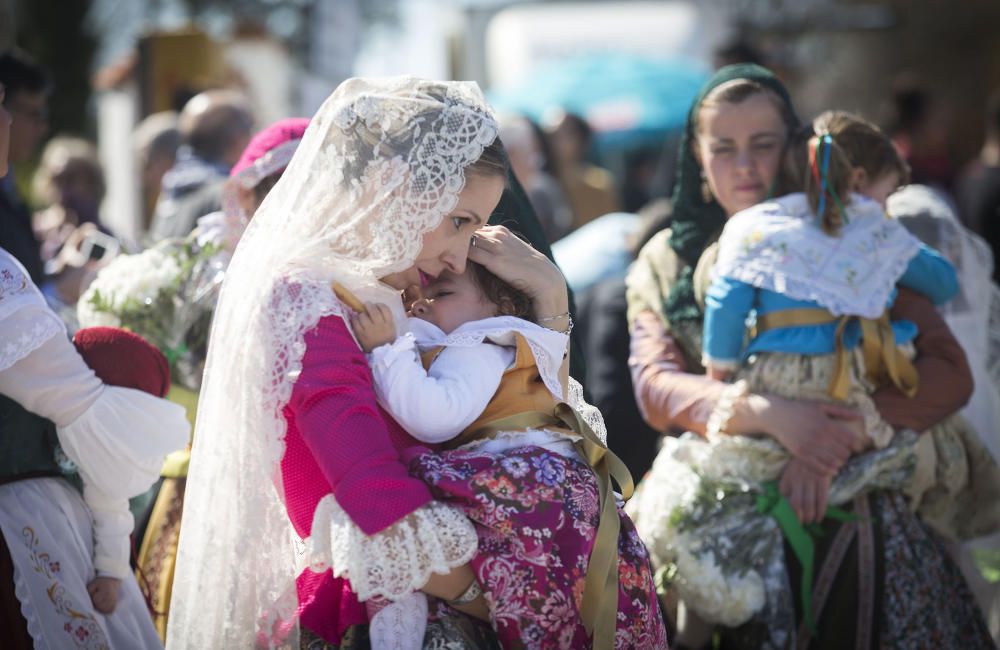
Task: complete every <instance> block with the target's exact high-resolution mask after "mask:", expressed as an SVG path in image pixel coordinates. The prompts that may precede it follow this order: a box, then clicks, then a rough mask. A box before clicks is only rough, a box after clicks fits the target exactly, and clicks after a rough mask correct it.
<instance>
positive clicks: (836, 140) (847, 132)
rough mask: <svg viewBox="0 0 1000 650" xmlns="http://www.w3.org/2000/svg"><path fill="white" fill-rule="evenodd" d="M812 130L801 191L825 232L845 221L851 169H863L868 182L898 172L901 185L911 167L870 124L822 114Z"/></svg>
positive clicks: (841, 115) (838, 114)
mask: <svg viewBox="0 0 1000 650" xmlns="http://www.w3.org/2000/svg"><path fill="white" fill-rule="evenodd" d="M812 130H813V133H812V136H811V137H809V138H808V140H807V141H806V147H807V158H808V170H807V172H806V174H805V193H806V195H807V196H808V197H809V205H810V207H811V208H812V210H813V212H814V213H815V214H816V215H817V216H818V217H819V218H820V226H821V227H822V228H823V231H824V232H826V233H829V234H831V235H835V234H837V232H838V231H839V230H840V227H841V226H842V225H843V224H844V223H845V221H846V215H845V214H844V210H845V200H846V199H847V196H848V193H849V192H850V191H851V186H852V181H853V176H854V170H855V169H862V170H864V172H865V174H866V175H867V177H868V179H869V181H874V180H875V179H877V178H879V177H880V176H882V175H883V174H886V173H889V172H895V173H897V174H899V181H900V184H906V183H907V182H908V181H909V177H910V169H909V167H908V166H907V164H906V162H905V161H903V159H902V157H901V156H900V155H899V152H898V151H896V147H895V146H893V144H892V142H891V141H890V140H889V138H888V137H887V136H886V135H885V134H884V133H883V132H882V131H881V130H880V129H879V128H878V127H877V126H875V125H874V124H872V123H871V122H869V121H868V120H866V119H864V118H862V117H859V116H857V115H854V114H852V113H848V112H846V111H826V112H825V113H822V114H821V115H819V117H817V118H816V119H815V120H813V124H812Z"/></svg>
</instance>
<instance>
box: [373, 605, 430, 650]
mask: <svg viewBox="0 0 1000 650" xmlns="http://www.w3.org/2000/svg"><path fill="white" fill-rule="evenodd" d="M369 602H371V601H369ZM382 602H385V601H382ZM426 631H427V596H425V595H424V594H419V593H418V594H410V595H408V596H406V597H405V598H401V599H399V600H397V601H396V602H394V603H389V604H388V605H385V606H384V607H382V608H381V609H379V610H378V611H377V612H376V613H375V614H374V615H370V621H369V623H368V636H369V638H370V639H371V643H372V648H378V649H379V650H421V649H422V648H423V647H424V635H425V634H426Z"/></svg>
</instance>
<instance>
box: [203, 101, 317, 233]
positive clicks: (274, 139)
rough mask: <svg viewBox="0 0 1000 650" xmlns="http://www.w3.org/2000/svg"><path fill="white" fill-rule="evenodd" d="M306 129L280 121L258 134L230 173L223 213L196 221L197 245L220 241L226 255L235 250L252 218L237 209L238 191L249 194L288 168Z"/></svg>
mask: <svg viewBox="0 0 1000 650" xmlns="http://www.w3.org/2000/svg"><path fill="white" fill-rule="evenodd" d="M307 126H309V120H307V119H306V118H304V117H290V118H288V119H284V120H279V121H278V122H275V123H274V124H272V125H271V126H269V127H267V128H266V129H264V130H263V131H261V132H259V133H258V134H257V135H255V136H254V137H253V138H251V140H250V142H249V143H248V144H247V146H246V148H245V149H243V154H242V155H241V156H240V159H239V161H237V163H236V164H235V165H234V166H233V168H232V169H231V170H230V171H229V179H228V180H227V181H226V185H225V187H224V188H223V190H222V212H221V213H217V212H213V213H211V214H208V215H205V216H204V217H202V218H201V219H199V220H198V230H199V232H200V233H201V234H200V235H199V238H198V240H199V242H202V243H204V242H208V241H222V242H223V245H224V247H225V248H226V249H228V250H229V251H233V250H235V249H236V244H237V243H239V240H240V237H241V236H242V235H243V231H244V230H245V229H246V226H247V223H249V221H250V218H251V217H252V216H253V215H252V214H244V213H243V209H242V208H241V207H240V198H239V197H240V190H241V188H242V189H244V190H252V189H253V188H255V187H257V185H258V184H259V183H260V182H261V181H262V180H264V179H265V178H267V177H268V176H271V175H272V174H277V173H279V172H281V171H283V170H284V169H285V167H287V166H288V163H289V161H291V159H292V156H293V155H294V154H295V150H296V149H297V148H298V146H299V142H301V141H302V135H303V134H304V133H305V132H306V127H307Z"/></svg>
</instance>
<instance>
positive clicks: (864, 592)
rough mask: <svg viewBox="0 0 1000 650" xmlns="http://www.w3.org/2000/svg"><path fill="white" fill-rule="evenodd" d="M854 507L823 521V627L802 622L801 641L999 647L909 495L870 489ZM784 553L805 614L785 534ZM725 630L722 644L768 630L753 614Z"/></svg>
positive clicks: (818, 585) (819, 619) (743, 647)
mask: <svg viewBox="0 0 1000 650" xmlns="http://www.w3.org/2000/svg"><path fill="white" fill-rule="evenodd" d="M849 509H851V510H853V511H854V513H855V514H861V515H863V518H862V519H861V520H860V521H858V522H852V523H846V524H841V523H838V522H834V521H831V520H827V521H825V522H824V523H823V532H824V535H823V536H822V537H820V538H819V542H818V544H817V547H816V552H817V555H816V567H817V575H816V576H815V578H816V579H815V582H814V588H813V608H814V611H815V614H816V627H817V634H816V635H815V636H814V635H811V634H809V633H808V631H807V630H806V629H805V626H804V625H802V624H801V623H800V626H799V630H798V634H797V644H796V647H798V648H810V649H811V650H819V649H824V648H830V649H831V650H832V649H834V648H838V649H839V648H857V649H858V650H869V649H870V650H876V649H878V648H904V649H905V648H963V649H965V648H970V649H971V648H977V649H979V648H993V647H995V645H994V643H993V639H992V638H991V637H990V633H989V630H988V629H987V626H986V623H985V621H984V619H983V616H982V614H981V613H980V611H979V608H978V607H977V606H976V603H975V600H974V598H973V596H972V593H971V592H970V591H969V588H968V586H967V585H966V583H965V580H964V579H963V577H962V574H961V572H960V571H959V570H958V568H957V567H956V565H955V564H954V562H952V560H951V557H950V556H949V555H948V553H947V551H946V550H945V548H944V546H943V545H942V544H941V542H940V541H939V540H938V539H937V538H936V537H935V535H934V534H933V533H932V532H931V531H930V530H929V529H928V528H927V527H926V526H925V525H924V524H923V523H922V522H921V521H920V520H919V519H918V518H917V517H916V516H915V515H914V514H913V513H912V512H910V510H909V508H908V506H907V503H906V498H905V497H904V496H903V495H901V494H900V493H898V492H883V491H877V492H872V493H870V494H868V495H865V496H862V497H859V498H858V499H856V500H855V504H854V505H853V506H852V507H850V508H849ZM859 510H861V511H860V512H859ZM865 524H867V525H865ZM785 557H786V561H787V562H788V569H789V578H790V580H789V584H790V586H791V589H792V592H793V600H794V602H795V604H796V614H797V615H798V617H799V620H800V621H801V615H802V612H801V610H800V608H799V605H800V603H801V594H800V593H799V585H800V576H801V572H802V569H801V567H800V566H799V564H798V562H797V561H796V560H795V556H794V554H793V553H792V552H791V549H790V547H789V546H788V544H787V542H786V544H785ZM720 632H721V635H720V636H721V643H720V645H719V647H720V648H721V649H722V650H751V649H755V648H760V647H762V645H763V640H764V639H766V638H767V634H766V631H765V630H763V629H761V626H760V625H759V624H758V623H756V622H753V621H752V622H750V623H747V624H746V625H742V626H740V627H737V628H722V629H721V630H720Z"/></svg>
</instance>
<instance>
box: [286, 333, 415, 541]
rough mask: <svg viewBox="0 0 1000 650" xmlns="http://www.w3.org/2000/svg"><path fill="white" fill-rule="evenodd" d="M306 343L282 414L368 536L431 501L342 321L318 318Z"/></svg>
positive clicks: (342, 502) (339, 502) (336, 496)
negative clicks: (396, 440) (411, 471)
mask: <svg viewBox="0 0 1000 650" xmlns="http://www.w3.org/2000/svg"><path fill="white" fill-rule="evenodd" d="M305 344H306V352H305V355H304V356H303V359H302V372H301V374H300V375H299V378H298V380H297V381H296V383H295V387H294V389H293V391H292V397H291V400H290V401H289V404H288V409H287V411H286V412H288V413H289V415H291V418H290V420H293V421H294V428H295V429H296V430H297V433H298V434H299V435H300V436H301V438H302V440H303V442H304V443H305V446H306V447H307V448H308V450H309V452H311V454H312V456H313V459H314V460H315V461H316V464H317V465H318V466H319V469H320V471H321V472H322V473H323V475H324V477H325V478H326V480H327V481H328V482H329V485H330V486H332V488H333V493H334V496H335V498H336V499H337V503H338V504H340V506H341V507H342V508H343V509H344V511H345V512H347V514H348V515H349V516H350V517H351V519H352V520H353V521H354V522H355V523H356V524H357V525H358V527H359V528H360V529H361V530H362V531H363V532H364V533H365V534H366V535H371V534H374V533H376V532H378V531H380V530H383V529H384V528H386V527H387V526H389V525H391V524H392V523H394V522H395V521H397V520H399V519H400V518H402V517H404V516H406V515H407V514H409V513H411V512H413V511H414V510H416V509H417V508H419V507H420V506H422V505H425V504H427V503H428V502H430V501H431V496H430V492H429V491H428V489H427V486H426V485H425V484H424V483H422V482H421V481H418V480H416V479H414V478H411V477H410V476H409V475H408V474H407V471H406V467H405V466H404V465H403V463H402V461H401V460H400V458H399V453H398V451H397V449H396V448H395V447H394V446H393V444H392V437H391V433H390V428H389V425H388V424H387V422H386V420H385V419H383V418H384V417H387V416H384V415H383V413H382V411H381V410H380V409H379V407H378V404H377V403H376V401H375V390H374V387H373V385H372V376H371V371H370V370H369V368H368V364H367V362H366V360H365V356H364V354H363V353H362V352H361V350H360V349H359V348H358V346H357V344H356V343H355V342H354V339H353V338H351V335H350V333H349V332H348V330H347V326H346V324H345V323H344V321H343V320H342V319H341V318H340V317H339V316H328V317H326V318H323V319H322V320H320V322H319V324H318V325H317V326H316V328H315V329H313V330H312V331H310V332H308V333H307V334H306V336H305ZM289 433H290V435H291V434H292V432H291V431H290V432H289Z"/></svg>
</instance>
